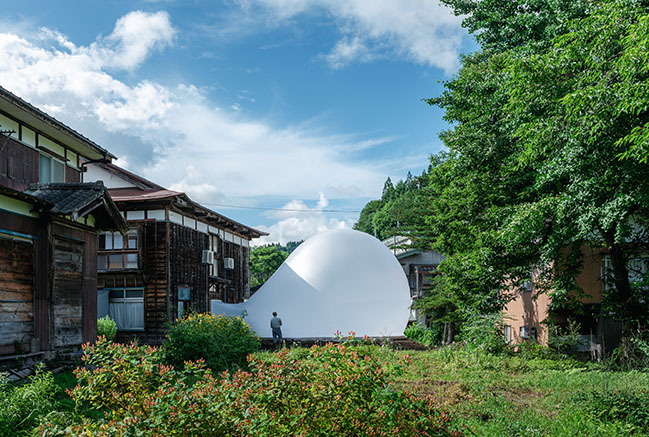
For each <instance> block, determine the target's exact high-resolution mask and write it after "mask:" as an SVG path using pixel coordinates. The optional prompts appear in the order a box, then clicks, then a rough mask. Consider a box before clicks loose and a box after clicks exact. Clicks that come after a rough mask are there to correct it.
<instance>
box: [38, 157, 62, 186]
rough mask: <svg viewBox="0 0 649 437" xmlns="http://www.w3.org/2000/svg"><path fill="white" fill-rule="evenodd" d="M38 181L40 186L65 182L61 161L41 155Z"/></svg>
mask: <svg viewBox="0 0 649 437" xmlns="http://www.w3.org/2000/svg"><path fill="white" fill-rule="evenodd" d="M39 171H40V179H39V182H41V183H42V184H49V183H51V182H65V164H64V163H63V161H59V160H58V159H55V158H52V157H51V156H49V155H45V154H43V153H41V158H40V170H39Z"/></svg>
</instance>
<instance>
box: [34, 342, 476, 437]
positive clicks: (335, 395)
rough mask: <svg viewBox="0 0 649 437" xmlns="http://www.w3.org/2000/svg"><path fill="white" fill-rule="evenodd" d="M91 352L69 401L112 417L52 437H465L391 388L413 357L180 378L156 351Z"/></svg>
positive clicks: (335, 359) (326, 358)
mask: <svg viewBox="0 0 649 437" xmlns="http://www.w3.org/2000/svg"><path fill="white" fill-rule="evenodd" d="M85 352H86V356H85V357H86V364H88V366H87V367H85V368H79V369H77V370H76V375H77V378H78V380H79V385H78V386H77V387H75V388H74V389H73V390H71V391H70V395H71V396H72V398H73V399H74V400H75V401H76V402H78V403H86V405H88V404H89V405H90V406H91V408H93V409H96V410H100V411H104V412H105V417H104V418H103V419H91V418H88V417H84V418H79V419H77V421H76V422H75V423H74V424H72V425H69V426H67V427H66V428H65V429H64V428H63V427H60V426H59V427H57V424H56V423H49V424H46V425H43V426H42V428H41V430H42V431H43V432H44V433H45V434H48V435H54V434H60V435H64V434H65V435H84V434H87V435H140V434H144V435H196V436H221V435H223V436H247V435H286V436H295V435H303V436H323V435H356V436H387V435H390V436H412V435H418V436H460V435H463V431H462V430H460V429H459V428H458V427H456V426H455V421H454V420H453V419H452V418H451V417H449V416H448V414H446V412H445V411H444V410H443V409H442V408H441V407H439V406H438V405H436V404H434V403H433V402H432V400H430V399H422V398H419V397H416V396H414V395H413V394H410V393H407V392H395V391H392V390H390V389H389V387H388V382H389V381H390V379H391V378H392V377H393V376H395V375H398V374H400V373H402V372H404V371H405V370H406V367H407V365H408V362H407V360H406V359H404V360H401V361H399V362H397V363H396V364H392V365H386V364H385V363H380V362H378V361H377V360H376V359H375V358H374V357H373V356H372V354H371V353H367V349H360V348H358V347H356V346H353V345H345V344H331V343H330V344H327V345H325V346H314V347H312V348H311V349H310V350H309V351H308V353H307V354H306V357H302V358H297V357H296V356H295V355H294V354H292V352H291V351H289V350H287V349H284V350H281V351H280V352H277V353H275V354H272V355H268V356H263V355H251V356H249V357H248V360H249V368H250V370H249V371H242V370H238V371H237V372H235V373H230V372H228V371H225V372H222V373H220V374H213V373H212V372H211V371H210V370H209V369H207V368H206V367H205V365H204V363H202V362H196V363H191V362H188V363H186V365H185V367H184V369H183V370H182V371H179V370H175V369H174V368H173V367H170V366H167V365H165V364H163V363H162V361H161V360H160V354H159V353H158V351H157V350H156V349H155V348H152V347H138V346H136V345H134V344H131V345H128V346H123V345H116V344H112V343H109V342H106V341H104V340H100V341H99V342H98V343H97V344H96V345H94V346H90V345H88V346H86V347H85Z"/></svg>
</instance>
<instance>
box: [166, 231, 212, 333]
mask: <svg viewBox="0 0 649 437" xmlns="http://www.w3.org/2000/svg"><path fill="white" fill-rule="evenodd" d="M207 248H208V238H207V235H206V234H203V233H200V232H198V231H195V230H192V229H189V228H186V227H183V226H180V225H176V224H174V223H170V224H169V262H170V277H169V285H170V287H169V289H170V301H171V307H172V308H171V313H170V314H169V315H170V318H171V320H173V319H175V318H176V317H177V315H178V313H177V311H178V287H188V288H189V289H190V290H191V303H190V307H191V309H192V310H193V311H196V312H199V313H204V312H208V311H209V310H210V308H209V300H208V297H207V266H206V265H203V264H202V263H201V260H202V254H203V250H205V249H207Z"/></svg>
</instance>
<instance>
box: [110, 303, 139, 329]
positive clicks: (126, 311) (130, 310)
mask: <svg viewBox="0 0 649 437" xmlns="http://www.w3.org/2000/svg"><path fill="white" fill-rule="evenodd" d="M108 312H109V314H110V317H111V318H112V319H113V320H115V324H116V325H117V329H142V328H144V302H143V301H130V302H124V301H111V302H110V305H109V308H108Z"/></svg>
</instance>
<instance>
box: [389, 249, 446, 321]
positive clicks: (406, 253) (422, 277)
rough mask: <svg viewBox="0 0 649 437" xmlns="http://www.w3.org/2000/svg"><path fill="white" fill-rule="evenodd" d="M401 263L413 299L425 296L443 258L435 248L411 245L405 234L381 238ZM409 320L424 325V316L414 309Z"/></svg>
mask: <svg viewBox="0 0 649 437" xmlns="http://www.w3.org/2000/svg"><path fill="white" fill-rule="evenodd" d="M383 244H385V245H386V246H387V247H388V248H389V249H390V250H391V251H392V253H393V254H394V256H395V257H396V258H397V260H398V261H399V264H401V267H402V268H403V272H404V273H405V275H406V278H408V285H409V286H410V299H411V300H412V303H413V304H414V303H415V301H416V300H417V299H419V298H421V297H423V296H425V295H426V294H427V293H428V292H429V291H430V288H431V285H432V280H433V277H434V276H435V275H437V274H438V271H437V267H438V266H439V264H440V263H441V262H442V261H443V260H444V255H442V254H441V253H439V252H437V251H436V250H427V251H422V250H419V249H414V248H413V247H412V241H411V240H410V239H409V238H408V237H406V236H394V237H390V238H387V239H385V240H383ZM410 321H411V322H414V321H417V322H419V323H421V324H423V325H426V324H427V323H426V317H425V316H424V315H423V314H421V313H420V312H419V311H417V310H416V309H411V310H410Z"/></svg>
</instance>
